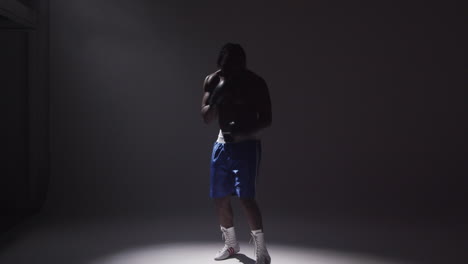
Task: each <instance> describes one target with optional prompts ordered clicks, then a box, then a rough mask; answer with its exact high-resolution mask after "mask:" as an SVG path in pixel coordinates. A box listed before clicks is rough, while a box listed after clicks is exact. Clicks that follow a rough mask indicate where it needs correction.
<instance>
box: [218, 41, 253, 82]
mask: <svg viewBox="0 0 468 264" xmlns="http://www.w3.org/2000/svg"><path fill="white" fill-rule="evenodd" d="M217 65H218V68H219V69H220V70H221V72H222V73H223V74H225V75H231V74H235V73H238V72H240V71H243V70H245V69H246V68H247V62H246V56H245V51H244V49H243V48H242V47H241V45H239V44H234V43H226V44H224V46H223V47H222V48H221V51H220V52H219V56H218V61H217Z"/></svg>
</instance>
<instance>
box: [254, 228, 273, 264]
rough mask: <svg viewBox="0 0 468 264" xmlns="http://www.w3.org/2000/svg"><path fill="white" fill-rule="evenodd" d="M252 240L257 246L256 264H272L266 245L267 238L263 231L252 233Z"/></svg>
mask: <svg viewBox="0 0 468 264" xmlns="http://www.w3.org/2000/svg"><path fill="white" fill-rule="evenodd" d="M250 234H251V235H252V240H253V241H254V244H255V259H256V261H255V264H270V263H271V257H270V254H268V250H267V248H266V245H265V237H264V234H263V232H262V231H261V230H256V231H252V233H250Z"/></svg>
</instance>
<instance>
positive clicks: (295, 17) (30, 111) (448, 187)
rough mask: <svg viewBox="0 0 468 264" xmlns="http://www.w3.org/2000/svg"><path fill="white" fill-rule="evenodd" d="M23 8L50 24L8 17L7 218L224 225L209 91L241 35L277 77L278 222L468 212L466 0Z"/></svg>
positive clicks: (270, 179) (0, 44)
mask: <svg viewBox="0 0 468 264" xmlns="http://www.w3.org/2000/svg"><path fill="white" fill-rule="evenodd" d="M22 2H23V3H24V4H26V5H27V6H30V7H31V8H34V9H37V10H38V11H39V20H38V21H39V22H38V24H37V27H36V28H35V29H33V30H31V29H28V28H26V29H25V28H22V29H21V28H19V29H18V28H15V27H13V28H12V27H11V24H9V23H8V24H7V23H3V22H4V21H3V20H1V21H0V22H2V23H3V24H2V25H8V26H7V27H3V28H2V30H1V33H0V40H1V41H0V51H1V53H0V70H1V80H2V81H1V84H0V85H1V89H2V96H1V97H0V100H1V110H2V113H1V115H2V116H1V118H2V132H1V133H2V134H1V135H2V141H1V144H2V145H1V149H2V167H3V169H2V171H3V172H2V183H1V184H0V188H1V190H2V192H1V194H0V197H1V198H2V211H3V215H4V216H6V217H4V218H3V219H9V221H8V223H7V224H2V230H5V229H7V228H8V227H10V226H11V223H13V222H15V221H16V222H18V221H19V219H24V216H25V215H32V214H36V213H38V212H40V214H41V215H44V216H46V217H52V218H54V217H60V218H62V217H65V218H90V217H101V216H105V217H126V216H135V215H139V216H143V217H144V216H148V217H156V218H164V217H168V216H169V215H196V214H203V215H208V216H213V219H214V215H213V212H212V211H211V210H212V203H211V201H210V200H209V198H208V190H209V158H210V154H211V147H212V144H213V142H214V141H215V140H216V138H217V134H218V130H217V128H216V126H215V125H214V124H213V125H208V126H207V125H205V124H203V122H202V119H201V116H200V103H201V97H202V84H203V80H204V78H205V76H206V75H207V74H209V73H211V72H213V71H215V70H216V66H215V61H216V58H217V55H218V52H219V49H220V48H221V46H222V45H223V44H224V43H226V42H236V43H240V44H241V45H242V46H243V47H244V48H245V50H246V53H247V63H248V67H249V68H250V69H251V70H253V71H254V72H256V73H258V74H259V75H261V76H262V77H263V78H264V79H265V80H266V81H267V84H268V85H269V89H270V95H271V99H272V104H273V125H272V127H271V128H269V129H267V130H266V131H265V133H264V137H263V151H264V152H263V159H262V164H261V174H260V178H259V183H258V200H259V202H260V205H261V207H262V209H263V211H264V214H265V215H266V216H267V217H266V219H265V223H266V226H267V227H268V221H269V219H272V218H275V217H276V218H278V217H285V216H289V217H291V218H296V219H306V218H307V219H314V218H317V219H318V218H324V219H350V220H351V219H355V220H356V221H361V220H362V221H374V220H376V219H379V221H388V222H401V223H410V222H411V223H413V222H415V223H423V224H426V223H430V224H431V225H432V224H435V225H438V226H440V227H448V226H451V225H463V226H464V223H465V221H466V220H468V219H467V210H466V208H467V191H466V187H467V183H468V180H467V175H468V163H467V156H468V155H467V149H468V148H467V140H466V135H467V132H468V128H467V124H466V120H467V113H468V109H467V103H466V100H467V91H466V88H467V87H468V86H467V84H468V83H467V76H468V75H467V65H466V46H467V42H466V32H465V31H466V25H467V23H466V22H467V21H466V20H467V15H466V9H464V8H463V6H462V5H461V2H458V3H457V2H455V1H454V2H439V3H434V4H433V3H429V2H422V1H406V2H404V3H396V2H392V3H382V2H376V1H353V2H352V3H351V2H350V1H313V2H311V1H300V0H290V1H287V2H286V1H283V2H277V3H272V2H271V1H243V0H242V1H182V0H173V1H150V0H138V1H135V0H113V1H110V0H101V1H94V0H80V1H59V0H50V1H42V2H40V1H22ZM39 2H40V3H39ZM2 19H3V18H2ZM5 21H6V20H5ZM31 61H32V62H31ZM52 218H51V219H52Z"/></svg>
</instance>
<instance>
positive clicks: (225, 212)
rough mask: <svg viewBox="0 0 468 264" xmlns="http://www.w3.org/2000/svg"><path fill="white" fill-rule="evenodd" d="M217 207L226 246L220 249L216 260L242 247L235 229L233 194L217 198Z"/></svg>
mask: <svg viewBox="0 0 468 264" xmlns="http://www.w3.org/2000/svg"><path fill="white" fill-rule="evenodd" d="M214 202H215V207H216V211H217V214H218V217H219V224H220V226H221V232H223V238H224V247H223V248H222V249H221V250H220V251H218V253H217V254H216V256H215V260H223V259H227V258H229V257H230V256H231V255H234V254H236V253H237V252H239V250H240V247H239V243H238V242H237V239H236V231H235V229H234V219H233V218H234V215H233V213H232V206H231V196H229V195H228V196H225V197H223V198H215V199H214Z"/></svg>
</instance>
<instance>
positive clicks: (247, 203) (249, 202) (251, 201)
mask: <svg viewBox="0 0 468 264" xmlns="http://www.w3.org/2000/svg"><path fill="white" fill-rule="evenodd" d="M240 202H241V204H242V206H243V207H245V208H253V207H256V206H257V202H256V201H255V198H241V199H240Z"/></svg>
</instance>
